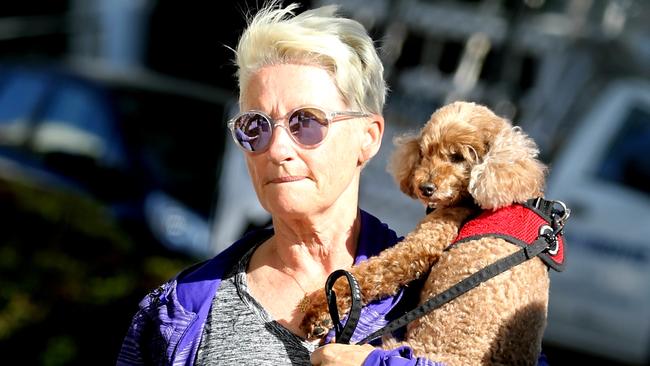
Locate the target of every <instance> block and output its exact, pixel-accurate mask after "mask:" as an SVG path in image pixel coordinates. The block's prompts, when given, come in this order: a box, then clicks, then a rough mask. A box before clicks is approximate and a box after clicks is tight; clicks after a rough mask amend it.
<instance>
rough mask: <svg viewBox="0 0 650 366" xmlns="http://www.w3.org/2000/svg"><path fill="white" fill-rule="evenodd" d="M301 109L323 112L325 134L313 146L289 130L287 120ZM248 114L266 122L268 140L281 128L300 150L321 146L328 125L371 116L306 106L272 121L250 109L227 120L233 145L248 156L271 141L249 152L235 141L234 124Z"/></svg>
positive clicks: (327, 132) (259, 112)
mask: <svg viewBox="0 0 650 366" xmlns="http://www.w3.org/2000/svg"><path fill="white" fill-rule="evenodd" d="M303 109H315V110H317V111H320V112H323V114H324V115H325V122H327V124H326V125H324V126H325V127H326V129H325V134H324V136H323V138H322V139H321V140H320V141H319V142H318V143H316V144H313V145H305V144H303V143H301V142H300V141H298V139H297V138H296V136H294V134H292V133H291V130H290V129H289V120H290V118H291V116H292V115H293V114H294V113H296V112H298V111H300V110H303ZM250 114H258V115H260V116H262V117H264V119H266V121H267V122H268V123H269V125H270V126H271V137H270V139H272V138H273V134H274V133H275V128H276V127H282V128H284V129H285V130H286V131H287V133H288V134H289V136H290V137H291V140H292V141H293V142H294V143H295V144H296V145H298V146H300V147H302V148H307V149H313V148H316V147H318V146H319V145H320V144H322V143H323V141H325V139H326V138H327V136H328V135H329V128H330V124H332V123H334V122H339V121H344V120H349V119H354V118H364V117H370V116H371V114H369V113H365V112H361V111H328V110H326V109H324V108H321V107H316V106H311V105H306V106H301V107H297V108H294V109H292V110H291V111H289V113H287V114H285V115H284V116H282V117H280V118H277V119H273V118H272V117H271V116H269V115H268V114H267V113H264V112H262V111H259V110H255V109H251V110H248V111H245V112H240V113H238V114H237V115H236V116H235V117H233V118H231V119H229V120H228V129H229V130H230V135H231V136H232V138H233V140H235V143H236V144H237V146H239V148H240V149H242V150H243V151H245V152H247V153H249V154H261V153H263V152H265V151H266V150H268V148H269V146H270V145H271V144H270V141H271V140H270V139H269V143H268V144H267V145H266V146H265V147H264V148H262V149H261V150H255V151H251V150H248V149H246V148H245V147H244V146H242V144H240V143H239V140H237V135H236V133H235V122H236V121H237V120H238V119H240V118H241V117H243V116H246V115H250ZM280 121H282V122H280Z"/></svg>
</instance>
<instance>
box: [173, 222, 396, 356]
mask: <svg viewBox="0 0 650 366" xmlns="http://www.w3.org/2000/svg"><path fill="white" fill-rule="evenodd" d="M359 212H360V220H361V230H360V233H359V241H358V243H357V253H356V256H355V260H354V263H355V264H357V263H359V262H361V261H363V260H365V259H367V258H368V257H372V256H374V255H376V254H378V253H379V252H381V251H382V250H384V249H386V248H387V247H389V246H391V245H393V244H395V243H396V242H397V240H398V238H397V235H396V234H395V232H394V231H393V230H391V229H390V228H389V227H388V226H387V225H386V224H384V223H382V222H381V221H379V219H377V218H376V217H374V216H372V215H370V214H369V213H367V212H365V211H363V210H359ZM273 232H274V231H273V229H272V228H269V229H262V230H258V231H255V232H253V233H250V234H248V235H246V236H244V237H243V238H242V239H240V240H238V241H236V242H235V243H234V244H232V245H231V246H230V247H228V248H227V249H226V250H224V251H223V252H221V253H220V254H218V255H217V256H216V257H214V258H212V259H210V260H208V261H205V262H202V263H199V264H198V265H196V266H194V267H190V268H189V269H187V270H185V271H183V272H181V273H180V274H179V275H178V277H177V278H176V296H177V300H178V302H179V304H180V305H181V306H182V307H183V308H184V309H185V310H186V311H188V312H192V313H195V314H196V317H195V319H194V320H193V321H192V322H191V323H190V325H189V326H188V328H187V330H186V331H185V332H184V336H183V337H182V339H181V340H180V342H179V344H178V346H177V347H176V350H178V351H183V350H186V349H187V348H188V347H190V345H191V347H192V348H191V349H190V354H189V357H188V360H187V361H188V362H190V363H191V362H193V359H194V357H193V356H194V353H195V352H196V349H197V347H198V343H199V341H200V339H201V334H202V330H203V326H204V324H205V320H206V319H207V316H208V312H209V311H210V306H211V304H212V299H213V298H214V296H215V294H216V292H217V290H218V288H219V285H220V284H221V278H222V277H223V275H224V272H225V271H226V270H228V269H229V268H230V267H232V265H233V264H234V263H235V261H237V260H239V258H241V257H242V255H244V253H245V252H246V250H248V249H249V248H251V246H253V245H256V244H258V243H260V242H262V241H264V240H267V239H268V238H270V237H271V236H272V235H273ZM192 343H194V344H192Z"/></svg>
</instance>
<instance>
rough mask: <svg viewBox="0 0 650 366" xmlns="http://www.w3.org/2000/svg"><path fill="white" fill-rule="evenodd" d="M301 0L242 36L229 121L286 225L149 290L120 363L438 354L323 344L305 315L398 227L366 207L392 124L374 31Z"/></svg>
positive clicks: (343, 360)
mask: <svg viewBox="0 0 650 366" xmlns="http://www.w3.org/2000/svg"><path fill="white" fill-rule="evenodd" d="M296 7H297V6H296V5H295V4H293V5H290V6H288V7H286V8H284V9H282V8H279V7H277V6H276V5H275V4H271V5H270V6H267V7H266V8H264V9H263V10H261V11H260V12H259V13H258V14H257V15H256V16H255V17H254V18H253V19H252V20H251V22H250V24H249V26H248V28H247V29H246V31H245V32H244V34H243V35H242V37H241V39H240V42H239V45H238V47H237V50H236V63H237V66H238V78H239V88H240V99H239V104H240V110H241V111H242V113H241V114H239V115H238V116H236V117H235V118H233V119H232V120H231V121H229V127H230V129H231V131H232V134H233V138H234V140H235V142H236V143H237V144H238V145H239V146H240V147H241V148H242V150H243V151H244V152H243V154H244V155H245V157H246V163H247V166H248V170H249V173H250V177H251V179H252V182H253V185H254V187H255V190H256V193H257V196H258V199H259V201H260V202H261V204H262V206H263V207H264V208H265V209H266V210H267V211H268V212H270V213H271V216H272V219H273V229H269V230H262V231H259V232H255V233H253V234H251V235H248V236H246V237H244V238H242V239H241V240H239V241H238V242H236V243H234V244H233V245H232V246H231V247H230V248H228V249H227V250H226V251H224V252H223V253H221V254H219V255H218V256H216V257H215V258H213V259H212V260H209V261H207V262H204V263H200V264H198V265H196V266H194V267H192V268H190V269H188V270H186V271H184V272H182V273H181V274H179V275H178V276H177V277H176V278H175V279H174V280H172V281H170V282H169V283H167V284H165V285H163V286H162V287H161V288H159V289H158V290H157V291H154V292H153V293H151V294H150V295H148V296H147V297H146V298H145V299H144V300H143V301H142V303H141V304H140V307H141V308H140V311H139V312H138V313H137V314H136V315H135V317H134V320H133V323H132V325H131V328H130V329H129V333H128V334H127V337H126V339H125V340H124V343H123V346H122V350H121V353H120V355H119V359H118V364H142V363H154V364H163V363H164V364H167V363H170V364H171V363H173V364H187V365H190V364H201V365H203V364H220V365H221V364H268V365H280V364H295V365H309V364H312V363H313V364H316V365H329V364H337V365H361V364H365V365H379V364H382V365H397V364H399V365H404V364H413V365H414V364H415V363H416V362H419V363H418V364H433V363H432V362H430V361H427V360H423V359H419V360H418V359H415V358H413V357H411V355H410V353H409V350H408V349H406V348H401V349H397V350H394V351H383V350H379V349H377V350H375V349H374V348H373V347H372V346H369V345H365V346H356V345H337V344H333V345H332V344H330V345H326V346H324V347H320V348H316V346H315V345H313V344H310V343H308V342H306V341H305V340H304V334H302V332H301V331H300V329H299V327H298V325H299V324H300V321H301V319H302V317H303V314H302V313H301V308H302V307H303V306H304V301H305V299H306V295H307V294H308V293H310V292H312V291H315V290H317V289H319V288H321V287H322V286H323V284H324V283H325V280H326V278H327V276H328V275H329V274H330V273H331V272H332V271H334V270H336V269H339V268H347V267H350V266H351V265H352V264H353V263H355V262H358V261H361V260H363V259H365V258H367V257H368V256H371V255H374V254H376V253H378V252H379V251H381V250H382V249H384V248H386V247H388V246H390V245H393V244H394V243H395V242H396V241H397V240H398V239H397V237H396V235H395V233H394V232H393V231H392V230H390V229H388V228H387V227H386V226H385V225H384V224H382V223H380V222H379V221H378V220H377V219H376V218H374V217H372V216H371V215H369V214H367V213H365V212H363V211H361V210H359V208H358V196H359V179H360V175H361V170H362V168H363V166H364V165H365V164H366V163H367V162H368V161H369V160H370V159H371V158H372V157H373V156H374V155H375V154H376V153H377V151H378V149H379V147H380V144H381V138H382V134H383V130H384V120H383V117H382V109H383V105H384V100H385V94H386V86H385V82H384V80H383V76H382V74H383V67H382V65H381V62H380V60H379V57H378V55H377V53H376V50H375V48H374V47H373V43H372V40H371V39H370V37H369V36H368V35H367V33H366V31H365V30H364V28H363V26H361V25H360V24H359V23H357V22H355V21H353V20H350V19H346V18H341V17H337V16H336V15H334V10H335V9H334V8H332V7H325V8H319V9H316V10H312V11H307V12H304V13H302V14H300V15H298V16H293V13H292V12H293V10H295V9H296ZM397 303H398V301H397V299H386V300H384V301H380V302H377V303H374V304H372V305H371V308H372V310H373V311H370V312H368V311H366V313H364V314H365V315H364V318H363V319H362V322H361V326H360V328H361V329H363V328H364V327H370V328H371V327H375V328H377V327H379V326H381V325H382V324H384V323H385V322H386V319H385V318H386V314H387V313H388V312H389V310H391V309H392V308H393V306H394V305H395V304H397ZM369 313H372V314H374V317H371V316H370V315H368V314H369ZM367 330H372V329H367ZM366 333H367V332H366ZM359 336H361V335H359Z"/></svg>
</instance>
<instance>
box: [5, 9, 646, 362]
mask: <svg viewBox="0 0 650 366" xmlns="http://www.w3.org/2000/svg"><path fill="white" fill-rule="evenodd" d="M259 3H260V2H259V1H248V2H247V1H232V2H217V1H183V2H180V1H172V0H22V1H12V2H9V1H5V2H3V4H2V5H0V232H1V233H2V239H0V288H1V289H2V290H0V352H1V353H2V354H3V355H4V357H3V359H6V360H9V359H16V360H21V361H20V363H22V364H34V365H71V364H107V365H108V364H114V361H115V356H116V353H117V352H118V350H119V346H120V343H121V340H122V337H123V335H124V334H125V332H126V329H127V327H128V324H129V322H130V318H131V316H132V315H133V314H134V313H135V311H136V310H137V303H138V302H139V300H140V299H141V298H142V297H143V296H144V295H145V294H146V293H147V292H149V291H150V290H152V289H154V288H155V287H157V286H158V285H159V284H160V283H162V282H163V281H165V280H166V279H168V278H169V277H171V276H173V275H174V274H175V273H176V272H177V271H179V270H180V269H182V268H184V267H185V266H187V265H189V264H191V263H194V262H196V261H199V260H202V259H205V258H208V257H210V256H212V255H214V254H215V253H217V252H219V251H220V250H222V249H223V248H224V247H226V246H228V245H229V244H230V243H231V242H232V241H233V240H235V239H236V238H238V237H239V236H240V235H241V234H242V233H244V232H245V231H247V230H250V229H253V228H256V227H260V226H263V225H266V224H268V221H269V218H268V215H267V214H266V213H265V212H264V211H263V210H262V209H261V208H260V207H259V205H258V204H257V200H256V198H255V194H254V192H253V190H252V187H251V186H250V183H249V182H248V179H247V173H246V170H245V166H244V163H243V159H242V156H241V154H240V153H239V151H238V150H237V149H236V147H235V145H234V144H232V143H231V142H230V141H229V139H230V138H229V137H228V135H227V131H226V128H225V121H226V120H227V119H228V117H229V116H230V115H232V114H233V113H234V112H235V111H236V104H235V103H236V95H237V90H236V82H235V78H234V77H233V73H234V71H235V69H234V67H233V66H232V61H231V59H232V56H233V54H232V51H230V50H229V49H228V48H227V47H226V46H230V47H234V46H235V45H236V41H237V38H238V36H239V34H240V32H241V29H242V28H243V26H244V25H245V20H244V19H245V16H244V15H245V14H248V13H249V12H254V10H255V9H256V8H257V6H258V5H259ZM301 3H302V4H303V5H304V7H303V9H304V8H307V7H310V6H317V5H323V4H330V3H335V2H332V1H318V0H314V1H302V2H301ZM336 3H338V4H340V6H341V8H340V9H341V12H342V13H344V14H346V15H348V16H351V17H354V18H355V19H357V20H359V21H360V22H362V23H363V24H364V25H365V26H366V27H367V28H368V29H370V31H371V34H372V36H373V38H374V39H375V40H376V41H377V46H378V47H379V48H380V50H381V56H382V58H383V61H384V62H385V65H386V77H387V80H388V81H389V85H390V87H391V93H390V96H389V98H388V103H387V108H386V111H385V113H386V120H387V130H386V137H385V140H384V147H383V148H382V151H381V153H380V155H379V156H378V157H376V158H375V159H373V161H371V163H370V164H369V165H368V166H367V168H366V169H365V170H364V172H363V175H364V177H363V179H362V199H361V206H362V208H364V209H366V210H368V211H370V212H372V213H374V214H376V215H377V216H379V217H380V218H381V219H383V220H384V221H386V222H388V223H389V224H390V225H391V226H393V227H394V228H395V229H396V230H397V231H398V232H399V234H405V233H407V232H408V231H410V230H411V229H413V227H414V226H415V223H416V222H417V221H418V220H419V219H420V218H421V217H422V216H423V215H424V208H423V207H421V206H420V205H419V204H418V203H417V202H415V201H412V200H411V199H409V198H407V197H406V196H404V195H403V194H402V193H401V192H399V190H398V189H397V188H396V187H395V184H394V183H393V181H392V178H391V177H390V176H389V175H388V174H387V173H386V171H385V167H386V161H387V157H388V156H389V155H390V153H391V151H392V143H391V140H392V138H393V136H395V135H398V134H401V133H404V132H408V131H414V130H417V129H419V128H420V127H421V126H422V125H423V124H424V122H425V121H426V120H427V119H428V117H429V116H430V114H431V113H432V112H433V111H434V110H435V109H436V108H437V107H439V106H440V105H442V104H444V103H446V102H449V101H452V100H457V99H465V100H472V101H476V102H480V103H483V104H486V105H489V106H490V107H491V108H493V109H494V110H495V111H496V112H497V113H498V114H500V115H503V116H506V117H508V118H510V119H512V120H513V122H514V123H515V124H517V125H520V126H521V127H522V128H523V129H524V130H525V131H526V132H528V133H529V134H530V135H532V136H533V137H534V138H535V140H536V141H537V142H538V144H539V146H540V149H541V154H542V159H543V160H544V161H545V162H546V163H548V164H549V165H550V167H551V174H550V176H549V180H548V189H547V192H548V193H547V196H548V197H549V198H552V199H559V200H562V201H564V202H565V203H566V204H567V205H569V207H570V208H571V209H572V216H571V218H570V219H569V225H568V227H567V228H566V233H565V236H566V240H567V252H568V254H567V255H568V259H567V270H566V271H565V272H563V273H559V274H557V273H552V274H551V276H552V288H551V303H550V308H549V324H548V328H547V331H546V336H545V344H544V347H545V351H546V353H547V354H548V356H549V359H550V361H551V363H552V364H567V363H573V362H585V363H586V362H589V363H590V364H608V365H648V364H650V285H648V283H649V282H650V239H649V238H650V78H649V77H650V67H649V65H650V2H648V1H645V0H462V1H461V0H456V1H452V0H438V1H434V0H419V1H418V0H340V1H338V2H336Z"/></svg>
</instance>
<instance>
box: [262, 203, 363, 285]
mask: <svg viewBox="0 0 650 366" xmlns="http://www.w3.org/2000/svg"><path fill="white" fill-rule="evenodd" d="M358 216H359V214H358V210H354V212H347V213H346V212H337V213H330V214H325V215H311V216H310V217H309V220H302V221H298V220H282V219H277V218H275V219H274V220H273V226H274V230H275V235H274V236H273V238H272V239H271V240H270V241H269V243H268V244H269V245H270V246H271V247H272V249H273V252H274V254H275V255H277V256H278V257H279V259H281V262H282V264H283V265H284V266H286V267H289V268H290V269H291V270H293V271H294V272H295V273H297V274H301V275H306V276H308V277H311V276H314V275H316V276H317V273H314V272H316V271H320V272H322V273H324V274H325V275H328V274H329V273H331V272H332V271H334V270H336V269H339V268H343V267H349V266H351V265H352V262H353V261H354V255H355V252H356V249H357V238H358V236H359V229H360V223H359V217H358ZM317 277H319V276H317Z"/></svg>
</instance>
